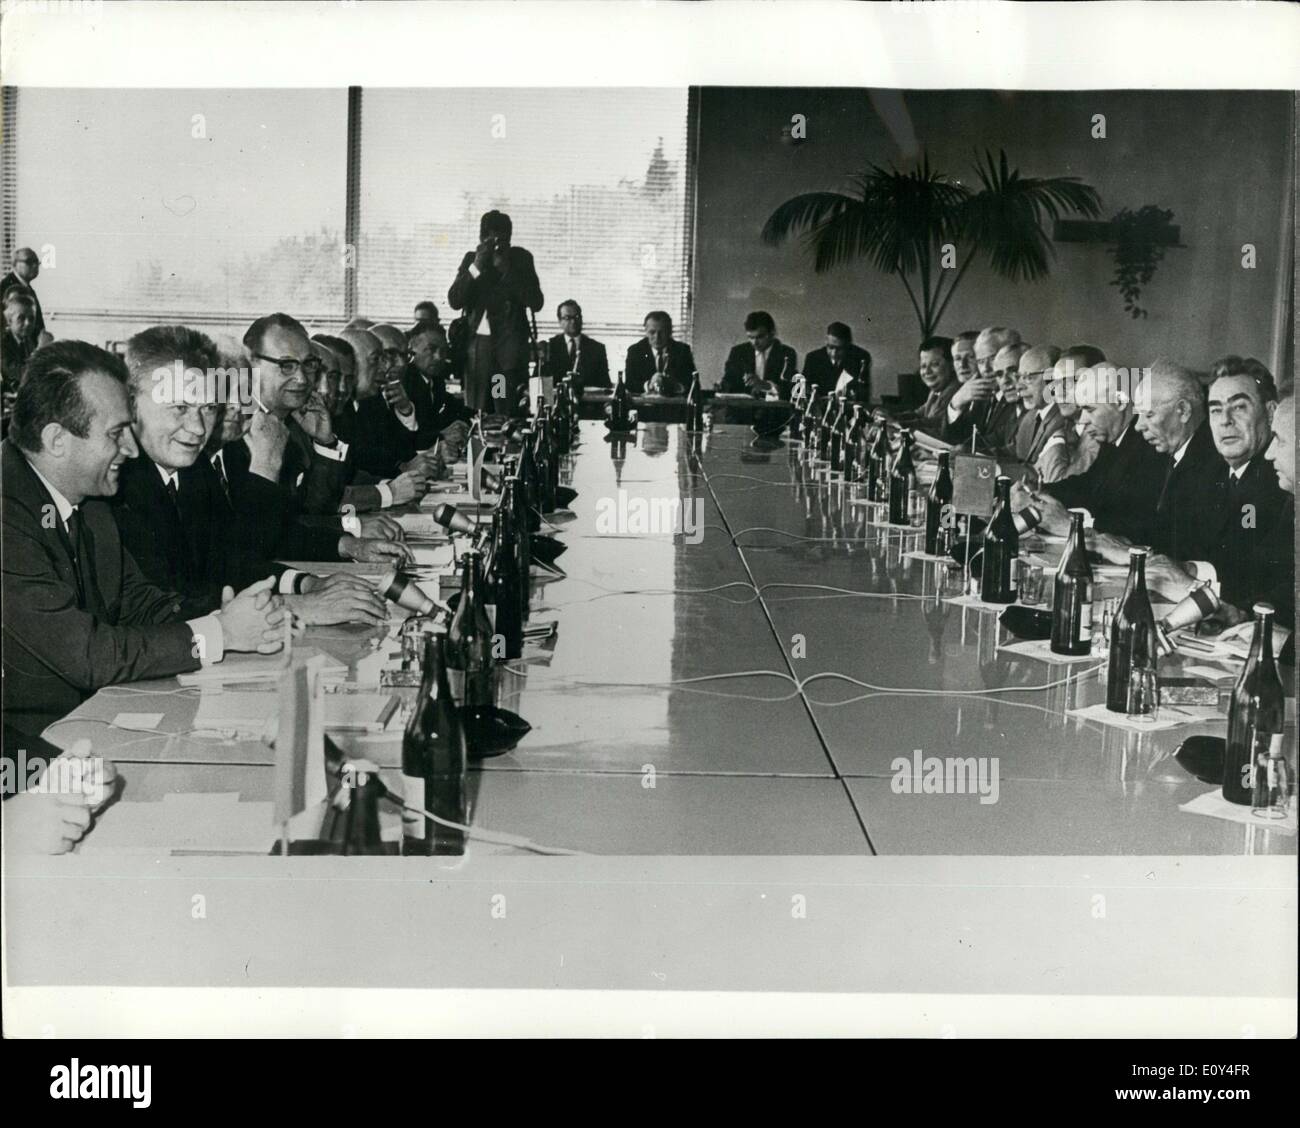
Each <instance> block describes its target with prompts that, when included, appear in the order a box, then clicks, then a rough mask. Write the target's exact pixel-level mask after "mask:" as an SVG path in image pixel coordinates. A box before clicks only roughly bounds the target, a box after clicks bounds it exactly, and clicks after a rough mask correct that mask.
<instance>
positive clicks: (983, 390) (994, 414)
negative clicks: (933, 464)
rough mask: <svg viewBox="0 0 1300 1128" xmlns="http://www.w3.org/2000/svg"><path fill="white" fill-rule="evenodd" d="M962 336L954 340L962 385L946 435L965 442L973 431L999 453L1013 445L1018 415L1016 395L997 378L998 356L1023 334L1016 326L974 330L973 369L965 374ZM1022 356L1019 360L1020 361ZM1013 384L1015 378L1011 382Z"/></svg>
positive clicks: (980, 442)
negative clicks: (1009, 393)
mask: <svg viewBox="0 0 1300 1128" xmlns="http://www.w3.org/2000/svg"><path fill="white" fill-rule="evenodd" d="M960 342H961V338H960V337H959V338H958V339H957V340H956V341H954V342H953V346H952V348H953V364H954V367H956V368H957V378H958V379H959V380H961V387H959V388H958V389H957V391H956V393H954V395H953V397H952V399H951V400H950V401H949V403H948V418H947V424H946V426H945V428H944V434H943V438H944V439H946V440H947V441H948V442H951V443H957V444H959V445H960V444H965V443H968V442H969V441H970V438H971V435H972V433H974V434H975V436H976V443H977V445H978V446H979V447H980V448H981V449H986V450H990V451H993V452H994V453H997V452H998V450H999V449H1003V448H1005V447H1007V446H1009V445H1010V442H1011V441H1012V439H1013V438H1014V431H1015V424H1016V422H1017V421H1018V419H1019V413H1018V412H1017V409H1016V405H1017V403H1018V398H1017V396H1016V395H1014V394H1011V395H1007V394H1005V392H1004V389H1003V385H1002V384H1001V383H1000V382H999V381H998V379H997V357H998V354H999V353H1000V352H1001V351H1002V350H1003V349H1006V348H1011V347H1014V346H1018V345H1019V344H1020V334H1019V333H1018V332H1017V331H1016V330H1014V329H1005V328H1003V327H1002V326H1000V325H998V326H992V327H990V328H987V329H981V330H980V331H979V332H978V333H977V334H975V337H974V340H973V341H972V343H971V346H970V362H969V366H970V368H971V369H972V371H971V372H970V373H969V375H963V368H964V367H966V365H964V364H963V363H960V362H961V361H964V359H965V358H964V357H962V356H961V353H962V352H963V351H964V350H963V349H962V348H961V344H960ZM1019 359H1020V358H1019V356H1017V357H1016V360H1017V361H1019ZM1010 383H1011V384H1012V385H1014V380H1013V381H1011V382H1010Z"/></svg>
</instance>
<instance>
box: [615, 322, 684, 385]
mask: <svg viewBox="0 0 1300 1128" xmlns="http://www.w3.org/2000/svg"><path fill="white" fill-rule="evenodd" d="M642 324H643V325H644V326H645V337H644V338H643V339H642V340H640V341H637V343H636V344H635V345H633V346H632V347H631V348H630V349H628V350H627V359H626V360H625V361H624V365H623V368H624V372H623V382H624V383H625V384H626V385H627V390H628V391H629V392H631V393H632V394H633V395H634V396H636V395H641V394H642V393H643V392H645V393H649V394H650V395H652V396H684V395H685V394H686V390H687V389H688V388H689V387H690V386H691V379H692V378H693V376H694V375H695V357H694V356H693V355H692V353H691V346H690V345H688V344H686V343H685V342H684V341H675V340H673V319H672V317H671V316H669V314H668V313H666V312H665V311H664V310H662V309H654V310H651V311H650V312H649V313H647V314H646V315H645V321H644V322H643V323H642Z"/></svg>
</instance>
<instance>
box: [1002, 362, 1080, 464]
mask: <svg viewBox="0 0 1300 1128" xmlns="http://www.w3.org/2000/svg"><path fill="white" fill-rule="evenodd" d="M1060 356H1061V350H1060V349H1058V348H1057V347H1056V346H1055V345H1034V346H1032V347H1031V348H1028V349H1026V350H1025V353H1024V355H1023V356H1022V357H1021V358H1020V371H1019V378H1018V379H1017V381H1016V387H1017V390H1018V391H1019V393H1020V402H1021V403H1022V404H1023V405H1024V407H1025V413H1024V415H1023V416H1022V417H1021V419H1020V425H1019V427H1017V428H1016V444H1015V453H1016V458H1017V459H1018V460H1019V461H1020V462H1023V463H1025V464H1026V465H1027V466H1032V467H1034V469H1035V471H1036V472H1037V473H1038V474H1039V475H1040V477H1041V479H1042V480H1043V481H1045V482H1054V481H1057V480H1058V478H1059V477H1060V474H1059V473H1056V472H1054V471H1053V469H1052V466H1053V465H1063V463H1059V464H1058V463H1050V464H1049V462H1048V460H1047V459H1045V458H1044V457H1043V456H1044V453H1045V452H1053V451H1054V450H1055V448H1056V447H1058V446H1064V445H1066V444H1067V443H1068V442H1069V439H1070V437H1071V436H1072V435H1073V430H1072V428H1071V427H1070V421H1069V420H1068V419H1066V417H1065V416H1064V415H1062V414H1061V409H1060V408H1059V407H1058V406H1057V405H1056V403H1055V402H1054V401H1053V400H1052V399H1049V398H1048V395H1047V385H1048V382H1049V380H1050V379H1051V375H1052V369H1053V367H1054V366H1055V365H1056V362H1057V361H1058V360H1059V359H1060Z"/></svg>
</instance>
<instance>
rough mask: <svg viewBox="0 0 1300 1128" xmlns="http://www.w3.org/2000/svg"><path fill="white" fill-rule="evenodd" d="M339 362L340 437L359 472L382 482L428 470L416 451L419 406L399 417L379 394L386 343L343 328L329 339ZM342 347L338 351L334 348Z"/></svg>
mask: <svg viewBox="0 0 1300 1128" xmlns="http://www.w3.org/2000/svg"><path fill="white" fill-rule="evenodd" d="M324 340H325V343H326V344H327V345H328V346H329V347H330V348H333V349H334V350H335V352H336V353H337V355H338V356H339V358H340V364H341V365H342V368H341V373H342V375H341V377H340V379H341V383H342V385H343V388H345V389H346V392H345V391H344V390H343V388H341V390H340V393H339V398H338V403H337V406H336V407H335V412H334V419H335V424H336V426H335V430H336V432H337V433H338V436H339V438H341V439H342V440H343V441H344V442H346V443H347V444H348V453H349V456H350V457H351V458H353V459H354V461H355V462H356V465H357V467H358V469H360V470H363V471H365V472H366V473H368V474H372V475H374V476H375V477H377V478H392V477H396V476H397V475H398V474H401V473H404V472H405V471H407V470H415V469H421V468H423V469H428V467H427V465H426V463H425V461H424V460H423V459H421V458H420V457H419V453H418V451H417V449H416V431H417V429H418V425H417V424H416V421H415V407H414V405H412V404H408V405H407V408H408V411H407V414H406V415H404V416H398V415H397V413H396V411H395V410H394V408H393V406H392V405H391V404H389V402H388V400H387V399H386V398H385V397H384V396H383V394H382V393H381V391H380V385H381V379H380V375H379V369H380V367H381V366H385V365H386V362H385V361H384V360H383V352H384V343H383V342H382V341H381V340H380V339H379V338H378V337H376V336H375V334H374V333H373V332H371V331H370V330H369V329H344V330H343V332H342V333H340V334H339V336H338V337H336V338H324ZM331 341H336V342H337V347H336V346H335V345H334V344H331Z"/></svg>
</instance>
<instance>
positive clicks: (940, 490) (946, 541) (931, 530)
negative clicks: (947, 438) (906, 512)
mask: <svg viewBox="0 0 1300 1128" xmlns="http://www.w3.org/2000/svg"><path fill="white" fill-rule="evenodd" d="M952 541H953V509H952V468H951V459H950V458H949V457H948V452H947V451H946V450H944V451H940V452H939V469H938V472H937V473H936V474H935V476H934V481H933V482H931V483H930V492H929V494H927V495H926V499H925V551H926V553H927V555H929V556H941V555H944V554H946V553H947V552H948V550H949V549H950V548H952Z"/></svg>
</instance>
